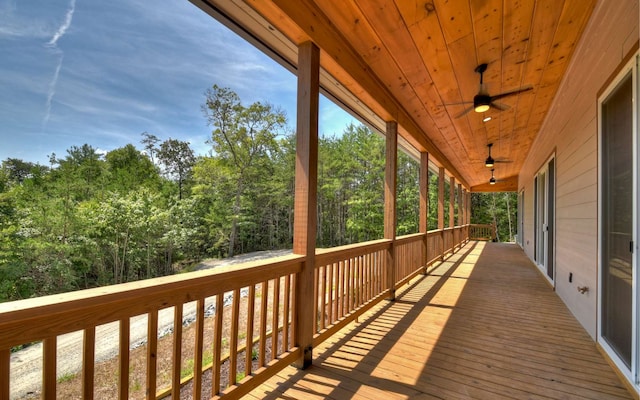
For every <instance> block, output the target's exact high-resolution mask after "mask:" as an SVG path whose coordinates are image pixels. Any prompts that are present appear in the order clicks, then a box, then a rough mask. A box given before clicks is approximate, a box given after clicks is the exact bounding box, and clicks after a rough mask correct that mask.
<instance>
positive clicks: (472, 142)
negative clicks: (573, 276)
mask: <svg viewBox="0 0 640 400" xmlns="http://www.w3.org/2000/svg"><path fill="white" fill-rule="evenodd" d="M245 1H246V4H244V3H242V1H240V0H232V1H231V0H227V1H214V0H210V1H205V3H208V4H209V5H212V4H214V3H219V4H218V6H219V7H227V8H228V7H230V6H232V7H236V8H242V7H245V8H246V6H247V5H248V6H249V7H251V9H252V10H253V11H255V12H257V14H259V15H260V16H261V17H262V18H264V20H263V21H265V22H266V24H267V26H266V28H267V29H265V26H262V27H261V28H262V32H270V31H273V30H274V29H275V30H277V31H279V33H281V34H282V35H283V36H284V37H286V38H287V39H288V40H289V41H291V43H292V44H294V45H298V44H300V43H302V42H304V41H307V40H312V41H313V42H315V43H316V44H317V45H318V46H319V47H320V49H321V64H322V68H324V69H325V70H326V71H327V72H329V74H331V75H332V76H333V77H334V78H335V79H336V80H337V81H338V82H339V84H340V85H342V86H343V87H345V88H347V89H348V90H349V91H350V92H351V93H352V94H353V95H355V96H356V97H357V98H358V100H359V101H361V102H363V103H364V104H365V105H366V106H367V107H369V108H370V109H371V110H373V111H374V112H375V113H376V114H377V115H378V116H379V117H380V118H382V119H385V120H389V119H394V120H396V121H398V123H399V125H400V126H399V133H400V134H401V135H402V136H403V137H405V139H407V141H409V143H411V144H412V145H414V146H415V147H416V148H417V149H418V150H419V151H429V152H430V153H431V154H432V158H435V159H437V160H438V161H437V162H438V165H441V166H444V167H445V168H446V169H447V170H448V172H449V174H451V175H453V176H455V177H456V179H457V180H458V181H459V182H461V183H463V185H465V186H466V187H468V188H471V190H473V191H505V190H517V189H518V187H517V175H518V173H519V171H520V169H521V167H522V165H523V163H524V161H525V158H526V157H527V154H528V152H529V149H530V147H531V144H532V142H533V140H534V139H535V137H536V135H537V133H538V131H539V130H540V128H541V126H542V122H543V120H544V118H545V116H546V114H547V112H548V111H549V107H550V105H551V103H552V100H553V98H554V96H555V94H556V92H557V89H558V86H559V84H560V82H561V80H562V77H563V75H564V73H565V71H566V68H567V65H568V63H569V60H570V58H571V55H572V53H573V50H574V48H575V46H576V44H577V42H578V40H579V38H580V35H581V33H582V31H583V30H584V27H585V26H586V23H587V21H588V19H589V16H590V15H591V12H592V11H593V8H594V7H595V3H596V0H395V1H394V0H349V1H346V0H333V1H330V0H315V1H314V0H296V1H292V0H273V1H268V0H245ZM195 2H196V3H199V0H198V1H195ZM223 3H224V5H223ZM200 5H201V6H202V4H200ZM265 22H262V24H263V25H264V24H265ZM249 25H250V24H249ZM245 29H248V30H250V31H251V32H252V34H253V35H256V32H258V30H257V29H255V27H254V28H252V27H251V26H247V27H245ZM260 36H261V37H260V38H259V40H260V41H261V42H262V43H265V44H266V45H267V46H270V47H271V46H273V47H274V48H276V49H277V48H278V46H281V45H278V44H277V43H275V41H277V40H281V39H278V38H276V37H275V36H273V37H269V35H268V34H260ZM483 63H486V64H488V67H487V70H486V73H485V74H484V83H485V88H486V90H487V91H488V93H489V94H490V95H496V94H498V93H502V92H507V91H512V90H516V89H518V88H520V87H525V86H531V87H532V90H529V91H526V92H523V93H520V94H516V95H513V96H508V97H505V98H502V99H500V100H499V103H501V104H502V105H503V106H505V108H508V109H506V110H504V111H500V110H497V109H494V108H491V109H490V110H489V111H488V112H486V113H476V112H474V111H471V112H468V113H467V114H465V115H463V116H461V117H457V116H458V115H459V114H460V113H461V112H463V111H464V110H465V108H467V107H470V106H471V104H459V103H462V102H468V101H472V100H473V97H474V95H476V94H477V93H478V91H479V79H480V75H479V74H478V73H476V72H475V71H474V70H475V68H476V67H477V66H478V65H479V64H483ZM487 116H490V117H491V118H492V119H491V120H490V121H488V122H483V117H487ZM489 143H492V144H493V147H492V156H493V158H495V159H496V160H497V161H498V163H496V165H495V167H494V168H495V177H496V179H498V184H496V185H491V186H490V185H488V181H489V178H490V177H491V170H490V168H487V167H485V165H484V161H485V159H486V158H487V155H488V154H487V150H488V149H487V144H489Z"/></svg>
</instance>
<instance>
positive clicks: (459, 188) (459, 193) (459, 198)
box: [456, 183, 464, 226]
mask: <svg viewBox="0 0 640 400" xmlns="http://www.w3.org/2000/svg"><path fill="white" fill-rule="evenodd" d="M456 197H457V200H458V221H457V222H456V225H457V226H462V225H464V222H462V221H463V220H462V215H463V214H464V213H463V211H462V204H463V200H462V184H461V183H458V195H457V196H456Z"/></svg>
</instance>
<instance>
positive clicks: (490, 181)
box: [489, 168, 504, 185]
mask: <svg viewBox="0 0 640 400" xmlns="http://www.w3.org/2000/svg"><path fill="white" fill-rule="evenodd" d="M494 172H495V169H494V168H491V178H489V185H495V184H496V182H504V179H496V177H495V175H494V174H493V173H494Z"/></svg>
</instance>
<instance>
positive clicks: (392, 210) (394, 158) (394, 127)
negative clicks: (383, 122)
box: [384, 121, 398, 300]
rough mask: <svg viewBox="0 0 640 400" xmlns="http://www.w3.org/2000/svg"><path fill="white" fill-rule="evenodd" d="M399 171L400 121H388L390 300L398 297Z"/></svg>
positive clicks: (386, 229)
mask: <svg viewBox="0 0 640 400" xmlns="http://www.w3.org/2000/svg"><path fill="white" fill-rule="evenodd" d="M397 171H398V123H397V122H395V121H390V122H387V134H386V164H385V169H384V238H385V239H391V247H389V250H388V251H387V277H388V278H389V279H388V281H389V300H395V298H396V265H395V250H394V242H395V239H396V185H397V184H396V176H397Z"/></svg>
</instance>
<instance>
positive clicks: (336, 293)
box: [0, 226, 470, 399]
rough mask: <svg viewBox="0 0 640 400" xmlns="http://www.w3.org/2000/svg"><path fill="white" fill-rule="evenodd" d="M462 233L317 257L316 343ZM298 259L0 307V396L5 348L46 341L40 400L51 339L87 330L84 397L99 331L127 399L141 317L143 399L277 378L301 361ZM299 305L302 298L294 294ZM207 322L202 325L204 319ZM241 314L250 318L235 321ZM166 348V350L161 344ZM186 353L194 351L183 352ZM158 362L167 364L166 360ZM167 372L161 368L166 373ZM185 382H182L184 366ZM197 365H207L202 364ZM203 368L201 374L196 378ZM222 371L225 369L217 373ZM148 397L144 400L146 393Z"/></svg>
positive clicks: (48, 384) (50, 376)
mask: <svg viewBox="0 0 640 400" xmlns="http://www.w3.org/2000/svg"><path fill="white" fill-rule="evenodd" d="M469 233H470V230H469V226H459V227H455V228H447V229H444V230H435V231H429V232H428V233H427V234H413V235H407V236H403V237H399V238H397V239H396V240H387V239H382V240H375V241H371V242H366V243H359V244H355V245H348V246H341V247H337V248H332V249H326V250H325V249H319V250H317V253H316V256H315V257H316V258H315V265H316V268H315V276H314V286H313V287H314V293H313V298H314V299H315V305H314V313H313V315H311V316H309V317H310V318H313V323H314V330H313V331H314V333H315V334H314V344H316V345H317V344H319V343H321V342H322V341H324V340H325V339H326V338H328V337H330V336H331V335H332V334H334V333H335V332H336V331H338V330H339V329H341V328H342V327H344V326H345V325H346V324H348V323H349V322H351V321H352V320H354V319H355V318H357V317H358V316H359V315H361V314H362V313H364V312H365V311H366V310H367V309H369V308H370V307H372V306H373V305H375V304H376V303H377V302H379V301H380V300H382V299H384V298H386V297H388V296H389V294H390V292H391V289H392V288H396V287H399V286H401V285H402V284H404V283H406V282H407V281H408V280H409V279H411V278H413V277H414V276H416V275H417V274H420V273H424V272H425V271H426V267H427V266H428V265H430V264H432V263H434V262H436V261H438V260H441V259H443V258H444V257H445V256H446V254H447V253H453V252H455V251H456V249H458V248H461V247H462V246H463V245H464V243H466V242H467V241H468V240H469ZM390 251H391V252H392V254H393V255H394V260H395V263H394V264H395V265H394V266H393V268H395V271H394V273H395V275H393V276H395V282H393V284H392V283H390V282H389V281H388V277H389V276H390V275H389V274H388V272H389V271H388V269H387V268H388V267H387V265H386V263H387V261H386V260H387V253H388V252H390ZM304 259H305V257H303V256H298V255H289V256H284V257H278V258H273V259H269V260H264V261H256V262H250V263H246V264H242V265H238V266H230V267H220V268H216V269H211V270H205V271H198V272H193V273H190V274H183V275H174V276H169V277H162V278H155V279H149V280H145V281H139V282H132V283H126V284H121V285H114V286H108V287H102V288H96V289H89V290H82V291H78V292H71V293H65V294H60V295H54V296H46V297H40V298H35V299H29V300H22V301H16V302H10V303H4V304H0V398H11V397H12V396H11V387H12V385H13V384H15V382H12V381H11V349H12V348H13V347H15V346H20V345H23V344H27V343H32V342H37V341H42V343H43V359H42V365H43V369H42V370H43V373H42V391H43V397H44V398H53V397H55V394H56V385H57V379H58V376H57V360H58V354H57V338H58V336H59V335H63V334H66V333H70V332H75V331H82V334H83V338H84V339H83V348H82V370H81V371H79V373H81V374H82V382H83V388H82V396H83V398H85V399H91V398H93V396H94V392H95V390H96V389H97V388H95V387H94V377H95V374H96V365H97V362H96V358H95V354H96V353H95V351H96V329H97V328H99V327H100V326H101V325H103V324H108V323H114V322H115V323H116V324H118V325H119V326H118V329H117V331H118V334H117V336H118V337H117V339H116V340H117V341H119V354H118V357H117V367H116V369H117V370H116V371H113V372H112V373H111V376H112V377H113V379H114V380H116V381H117V385H118V395H117V396H118V397H119V398H120V399H127V398H130V397H134V395H135V394H134V393H132V389H130V386H131V385H130V383H131V382H129V379H130V378H129V373H130V355H131V351H132V350H131V347H130V340H131V337H130V332H131V331H130V327H131V321H133V320H132V318H133V317H136V316H139V315H146V318H147V323H146V338H147V339H146V343H145V348H146V367H145V368H146V372H145V373H144V375H145V377H146V382H145V388H146V390H144V389H140V390H141V393H138V395H140V396H141V397H146V398H161V397H164V396H167V395H171V396H172V398H174V399H176V398H179V397H180V390H181V388H182V387H183V386H184V385H185V384H186V383H187V382H189V383H190V384H191V385H192V390H193V397H194V399H198V398H201V395H202V394H201V392H202V387H203V381H204V374H205V373H207V374H210V376H209V375H207V378H206V379H210V385H211V392H210V393H205V394H204V396H206V397H211V396H219V395H225V396H228V397H230V398H237V397H240V396H242V395H243V394H246V393H247V392H248V391H250V390H252V389H253V388H255V387H257V386H258V385H260V384H261V383H262V382H264V381H265V380H266V379H268V378H269V377H271V376H273V375H275V374H276V373H278V372H279V371H280V370H281V369H282V368H284V367H285V366H286V365H288V364H291V363H292V362H293V361H295V360H296V359H297V358H298V357H299V356H300V349H299V348H298V347H296V345H295V331H296V326H295V321H296V310H295V306H294V305H295V301H294V298H295V296H296V295H297V294H296V293H295V287H296V285H295V279H296V278H297V276H298V274H299V272H300V271H301V269H302V263H303V262H304ZM301 295H306V294H301ZM189 307H191V308H193V309H194V311H193V313H194V314H195V315H194V316H195V322H194V326H195V333H194V335H193V343H192V344H193V346H192V347H193V349H194V350H193V353H192V354H188V355H185V354H184V351H183V347H184V346H185V344H184V342H185V340H187V337H186V335H184V336H183V330H184V328H183V323H182V322H183V319H184V318H185V316H186V313H187V312H189V311H187V310H188V309H189ZM161 313H162V314H167V313H168V314H169V315H173V318H170V321H169V322H170V325H171V327H170V329H169V330H170V331H172V337H171V336H169V337H168V338H169V340H170V352H168V353H166V354H165V358H166V359H169V360H170V362H169V363H168V364H169V366H170V367H169V369H170V370H169V371H162V368H160V367H159V363H158V359H159V358H160V357H161V356H159V344H158V343H159V334H158V332H159V315H160V314H161ZM209 314H211V315H212V316H211V317H210V318H208V317H207V316H206V315H209ZM241 315H246V318H240V316H241ZM163 340H165V341H166V340H167V339H166V338H164V339H163ZM189 347H190V346H189ZM166 359H165V360H163V361H167V360H166ZM163 364H164V363H163ZM187 364H190V365H192V366H193V367H192V372H191V373H186V374H185V368H184V367H185V365H187ZM203 364H204V365H203ZM199 366H203V367H202V368H200V367H199ZM223 371H226V372H224V373H223ZM145 393H146V394H145Z"/></svg>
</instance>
